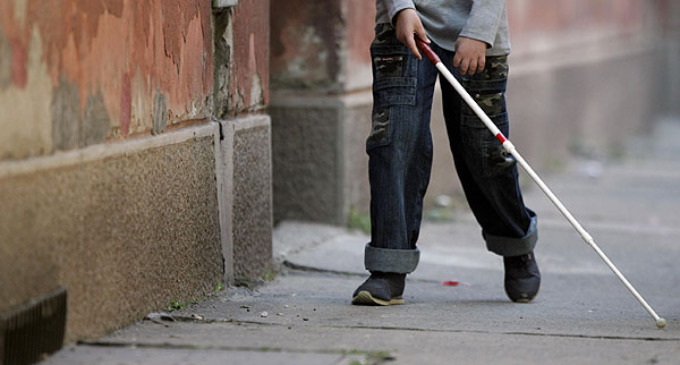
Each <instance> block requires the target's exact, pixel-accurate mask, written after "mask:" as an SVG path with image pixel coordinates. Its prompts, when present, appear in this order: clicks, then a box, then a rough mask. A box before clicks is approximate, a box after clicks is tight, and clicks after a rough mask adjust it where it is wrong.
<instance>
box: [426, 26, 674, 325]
mask: <svg viewBox="0 0 680 365" xmlns="http://www.w3.org/2000/svg"><path fill="white" fill-rule="evenodd" d="M416 43H417V44H418V48H419V49H420V50H421V51H422V52H423V53H424V54H425V56H426V57H427V58H428V59H429V60H430V62H432V63H433V64H434V65H435V67H436V68H437V70H439V72H440V73H441V74H442V76H444V78H445V79H446V80H447V81H448V82H449V83H450V84H451V86H453V88H454V89H456V91H457V92H458V94H460V96H461V98H463V100H465V103H467V105H468V106H470V108H472V110H473V111H474V112H475V114H476V115H477V116H478V117H479V119H480V120H481V121H482V123H484V125H485V126H486V127H487V128H488V129H489V131H491V133H492V134H493V135H494V136H495V137H496V139H498V140H499V141H500V142H501V144H502V145H503V149H505V151H506V152H508V153H509V154H511V155H512V157H514V158H515V160H516V161H517V162H518V163H519V164H520V166H522V168H523V169H524V170H525V171H526V172H527V174H528V175H529V177H531V179H532V180H533V181H534V182H535V183H536V185H538V187H539V188H541V190H542V191H543V193H545V195H546V196H547V197H548V199H550V201H551V202H552V203H553V204H554V205H555V207H557V209H558V210H559V211H560V213H562V215H563V216H564V217H565V218H566V219H567V220H568V221H569V223H570V224H571V225H572V226H573V227H574V228H575V229H576V231H577V232H578V233H579V234H580V235H581V238H583V240H584V241H585V242H586V243H587V244H588V245H589V246H590V247H591V248H592V249H593V250H595V252H596V253H597V254H598V256H600V258H601V259H602V261H604V263H605V264H607V266H609V268H610V269H611V270H612V272H614V274H615V275H616V277H618V278H619V280H621V282H622V283H623V285H625V286H626V288H628V290H629V291H630V293H631V294H633V296H634V297H635V299H637V300H638V302H640V304H642V306H643V307H644V308H645V309H646V310H647V312H649V314H650V315H651V316H652V317H653V318H654V321H656V326H657V327H658V328H664V327H665V326H666V320H665V319H663V318H661V317H659V315H658V314H656V312H655V311H654V309H653V308H652V307H651V306H650V305H649V304H648V303H647V301H646V300H645V299H644V298H643V297H642V295H640V293H638V291H637V290H635V288H634V287H633V285H631V283H630V282H629V281H628V280H627V279H626V278H625V277H624V276H623V274H622V273H621V271H619V269H617V268H616V266H614V263H613V262H612V261H611V260H610V259H609V258H608V257H607V255H605V254H604V252H603V251H602V250H601V249H600V247H598V246H597V244H596V243H595V240H594V239H593V237H592V236H591V235H590V234H588V232H587V231H586V230H585V229H584V228H583V227H582V226H581V224H580V223H579V222H578V221H577V220H576V218H574V216H573V215H572V214H571V213H570V212H569V210H567V208H566V207H565V206H564V204H562V202H560V200H559V199H557V196H555V194H553V192H552V191H551V190H550V189H549V188H548V186H547V185H546V184H545V183H544V182H543V180H541V178H540V177H539V176H538V175H537V174H536V172H535V171H534V169H532V168H531V166H529V164H528V163H527V162H526V160H524V158H523V157H522V155H520V154H519V152H517V149H516V148H515V146H514V145H513V144H512V142H510V141H509V140H508V139H507V138H505V136H504V135H503V133H502V132H501V131H500V130H499V129H498V127H497V126H496V125H495V124H494V123H493V122H492V121H491V119H489V117H488V116H487V115H486V113H484V111H483V110H482V108H480V107H479V105H478V104H477V102H475V100H474V99H473V98H472V97H471V96H470V94H468V92H467V91H466V90H465V88H463V86H462V85H461V84H460V83H459V82H458V80H456V78H455V77H454V76H453V75H452V74H451V72H450V71H449V70H448V69H447V68H446V66H444V64H443V63H442V61H441V60H440V59H439V56H437V54H436V53H434V51H433V50H432V48H430V46H429V45H428V44H427V43H425V42H423V41H422V40H420V39H418V38H417V37H416Z"/></svg>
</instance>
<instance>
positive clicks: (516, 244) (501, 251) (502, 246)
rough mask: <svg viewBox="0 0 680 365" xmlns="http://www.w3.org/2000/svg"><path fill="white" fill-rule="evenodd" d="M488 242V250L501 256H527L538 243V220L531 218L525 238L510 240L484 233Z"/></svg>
mask: <svg viewBox="0 0 680 365" xmlns="http://www.w3.org/2000/svg"><path fill="white" fill-rule="evenodd" d="M482 235H483V236H484V239H485V240H486V248H487V249H488V250H489V251H491V252H493V253H495V254H498V255H501V256H520V255H526V254H528V253H529V252H531V251H533V250H534V248H535V247H536V242H537V241H538V229H537V218H536V217H535V216H534V217H532V218H531V223H530V224H529V230H528V231H527V234H526V235H525V236H524V237H521V238H510V237H501V236H494V235H490V234H487V233H482Z"/></svg>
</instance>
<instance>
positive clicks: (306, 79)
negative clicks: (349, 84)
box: [271, 0, 346, 92]
mask: <svg viewBox="0 0 680 365" xmlns="http://www.w3.org/2000/svg"><path fill="white" fill-rule="evenodd" d="M343 2H344V1H343V0H325V1H314V0H290V1H273V2H272V4H271V6H272V13H273V14H278V15H279V16H273V17H272V22H271V32H272V33H271V34H272V37H271V52H272V57H271V74H272V89H273V90H286V89H313V90H317V91H318V90H323V91H325V92H338V91H339V90H341V89H342V88H343V86H342V78H344V77H345V74H343V73H341V71H342V67H343V66H342V64H341V62H342V56H341V52H342V47H341V46H342V42H344V34H343V32H344V31H345V25H346V24H345V23H344V21H345V17H344V14H343V12H342V10H343V9H342V3H343Z"/></svg>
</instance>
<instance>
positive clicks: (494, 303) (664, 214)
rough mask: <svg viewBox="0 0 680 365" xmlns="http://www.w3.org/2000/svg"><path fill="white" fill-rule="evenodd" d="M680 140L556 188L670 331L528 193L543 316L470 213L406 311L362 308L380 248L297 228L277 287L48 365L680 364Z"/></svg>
mask: <svg viewBox="0 0 680 365" xmlns="http://www.w3.org/2000/svg"><path fill="white" fill-rule="evenodd" d="M678 138H680V123H678V122H675V123H662V124H660V125H659V127H658V128H657V130H656V131H655V133H654V135H653V136H648V137H645V138H642V137H641V138H639V139H636V140H635V141H633V142H632V143H631V147H630V149H629V151H628V152H627V154H626V156H625V157H624V158H622V159H621V160H620V161H607V162H605V163H602V164H597V163H594V162H593V161H574V163H573V164H572V165H571V166H570V167H569V168H568V169H567V170H566V171H565V172H563V173H559V174H553V175H549V176H544V178H545V179H546V182H547V183H548V185H549V186H550V187H551V188H552V189H553V191H554V192H555V194H556V195H557V196H558V197H559V198H560V199H561V200H562V201H563V202H564V204H565V205H566V206H567V207H568V208H569V209H570V210H571V211H572V213H573V214H574V215H575V216H576V218H577V219H579V221H580V222H581V223H582V225H583V226H584V227H585V228H586V229H587V230H588V231H589V232H590V233H591V234H592V236H593V237H594V238H595V241H596V242H597V244H598V245H599V246H600V247H601V248H602V250H603V251H604V252H605V253H607V255H609V257H610V258H611V259H612V261H613V262H614V263H615V264H616V265H617V266H618V268H619V269H620V270H621V271H622V272H623V273H624V275H626V277H627V278H628V279H629V280H630V281H631V283H632V284H633V285H634V286H635V287H636V288H637V289H638V291H639V292H640V293H641V294H642V295H643V296H644V297H645V298H646V299H647V301H648V302H649V304H650V305H651V306H652V307H654V309H655V310H656V311H657V312H658V313H659V315H660V316H662V317H664V318H666V320H667V321H668V325H667V327H666V328H665V329H663V330H659V329H657V328H656V326H655V324H654V320H653V319H652V318H651V317H650V316H649V315H648V314H647V312H646V311H645V310H644V309H643V307H642V306H641V305H640V304H639V303H638V302H637V301H636V300H635V299H634V298H633V296H632V295H630V293H629V292H628V291H627V290H626V289H625V287H624V286H623V285H622V284H621V283H620V282H619V281H618V279H616V277H615V276H614V275H613V274H612V273H611V272H610V271H609V269H608V268H607V267H606V266H605V264H604V263H603V262H602V261H601V260H600V259H599V258H598V256H597V255H596V253H595V252H594V251H593V250H592V249H590V248H589V247H588V246H587V245H586V244H584V243H583V241H582V240H581V238H580V237H579V236H578V234H577V233H576V232H575V231H574V230H573V229H572V228H571V226H570V225H569V224H568V223H567V222H566V220H564V219H563V218H562V217H561V216H560V215H559V213H558V212H557V210H556V209H555V208H554V207H553V206H552V205H551V203H550V202H549V201H548V200H547V199H546V198H545V197H544V196H543V194H542V193H541V192H540V191H539V190H538V189H537V188H536V187H534V186H533V185H531V184H529V183H527V187H526V189H525V192H524V193H525V200H526V202H527V205H529V206H530V207H532V208H533V209H534V210H536V211H537V212H538V214H539V246H538V248H537V250H536V256H537V260H538V262H539V265H540V268H541V270H542V274H543V283H542V288H541V292H540V294H539V297H538V298H537V299H536V301H534V302H533V303H531V304H513V303H511V302H509V301H508V299H507V298H506V296H505V293H504V292H503V269H502V260H501V258H500V257H497V256H494V255H493V254H490V253H488V252H487V251H486V250H485V247H484V244H483V241H482V238H481V234H480V231H479V228H478V227H477V225H476V223H475V222H474V219H473V217H472V216H471V214H470V213H469V212H468V211H466V210H465V209H458V210H457V211H456V212H455V214H454V215H453V220H451V221H447V222H426V223H425V224H424V225H423V228H422V233H421V240H420V248H421V250H422V256H421V262H420V266H419V267H418V270H417V271H416V272H415V273H414V274H412V275H410V276H409V278H408V280H407V286H406V292H405V300H406V304H405V305H402V306H393V307H386V308H376V307H356V306H351V305H350V299H351V294H352V292H353V291H354V289H355V288H356V287H357V286H358V285H359V284H360V283H361V282H362V281H363V280H364V279H365V277H366V273H365V271H364V269H363V246H364V245H365V244H366V242H367V240H368V237H367V236H366V235H365V234H363V233H361V232H355V231H348V230H345V229H341V228H337V227H330V226H324V225H316V224H309V223H295V222H285V223H283V224H281V225H279V226H278V227H276V230H275V237H274V241H275V242H274V251H275V256H276V259H277V262H279V263H280V266H281V273H280V274H279V275H278V276H277V277H276V278H275V279H274V280H273V281H271V282H267V283H265V284H263V285H261V286H259V287H258V288H257V289H256V290H247V289H244V288H227V289H225V290H222V291H220V292H219V293H217V294H216V295H215V296H213V297H212V298H208V299H206V300H204V301H202V302H200V303H197V304H195V305H192V306H189V307H187V308H184V309H182V310H179V311H174V312H172V313H171V315H172V316H173V318H172V319H173V320H169V319H165V320H164V319H162V318H159V319H155V320H145V321H141V322H139V323H136V324H134V325H131V326H129V327H127V328H125V329H123V330H120V331H118V332H116V333H113V334H111V335H110V336H107V337H104V338H100V339H97V340H94V341H89V342H84V343H80V344H77V345H70V346H67V347H66V348H64V349H63V350H62V351H60V352H59V353H57V354H56V355H54V356H53V357H51V358H49V359H47V360H46V361H44V362H43V364H50V365H57V364H59V365H61V364H69V365H75V364H101V365H109V364H110V365H114V364H115V365H118V364H322V365H325V364H328V365H331V364H348V365H349V364H395V365H396V364H444V363H466V364H677V363H678V359H680V265H678V263H679V262H680V242H678V240H677V237H678V236H679V235H680V214H678V208H680V146H678V144H677V143H676V141H677V140H678ZM518 148H519V149H520V152H521V146H518ZM529 162H530V163H531V161H529ZM538 173H539V174H540V173H541V172H540V171H538ZM444 281H457V282H458V283H459V284H458V285H457V286H445V285H442V282H444Z"/></svg>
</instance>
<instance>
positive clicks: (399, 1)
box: [380, 0, 416, 25]
mask: <svg viewBox="0 0 680 365" xmlns="http://www.w3.org/2000/svg"><path fill="white" fill-rule="evenodd" d="M380 1H382V2H383V4H384V5H385V8H386V9H387V14H388V15H389V17H390V23H392V25H394V17H395V16H396V15H397V13H398V12H400V11H402V10H404V9H408V8H411V9H415V8H416V6H415V5H414V4H413V0H380Z"/></svg>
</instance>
